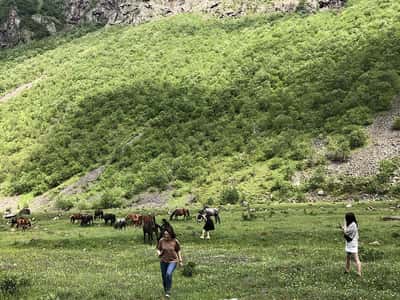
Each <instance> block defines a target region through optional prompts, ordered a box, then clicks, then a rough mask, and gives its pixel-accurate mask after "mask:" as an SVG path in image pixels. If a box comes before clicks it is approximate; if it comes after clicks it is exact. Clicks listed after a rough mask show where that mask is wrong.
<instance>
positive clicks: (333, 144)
mask: <svg viewBox="0 0 400 300" xmlns="http://www.w3.org/2000/svg"><path fill="white" fill-rule="evenodd" d="M349 156H350V143H349V141H348V140H347V139H346V138H345V137H344V136H342V135H335V136H332V137H329V139H328V145H327V153H326V157H327V158H328V159H329V160H331V161H334V162H344V161H346V160H347V159H348V158H349Z"/></svg>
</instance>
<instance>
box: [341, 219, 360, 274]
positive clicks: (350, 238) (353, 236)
mask: <svg viewBox="0 0 400 300" xmlns="http://www.w3.org/2000/svg"><path fill="white" fill-rule="evenodd" d="M342 230H343V235H344V238H345V240H346V270H345V273H349V272H350V261H351V257H353V259H354V262H355V263H356V267H357V273H358V275H359V276H361V262H360V259H359V258H358V223H357V220H356V216H355V215H354V214H353V213H351V212H350V213H347V214H346V215H345V225H343V226H342Z"/></svg>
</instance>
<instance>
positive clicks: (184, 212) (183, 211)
mask: <svg viewBox="0 0 400 300" xmlns="http://www.w3.org/2000/svg"><path fill="white" fill-rule="evenodd" d="M174 216H175V220H177V219H178V217H179V216H183V219H184V220H186V218H190V213H189V210H188V209H187V208H177V209H175V210H174V211H173V212H172V214H171V217H170V218H169V220H170V221H171V220H172V218H173V217H174Z"/></svg>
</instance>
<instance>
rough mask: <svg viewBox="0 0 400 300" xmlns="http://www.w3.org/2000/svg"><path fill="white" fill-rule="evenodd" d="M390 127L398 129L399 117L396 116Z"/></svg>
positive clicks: (399, 128) (399, 125)
mask: <svg viewBox="0 0 400 300" xmlns="http://www.w3.org/2000/svg"><path fill="white" fill-rule="evenodd" d="M392 129H393V130H400V117H397V118H395V119H394V121H393V124H392Z"/></svg>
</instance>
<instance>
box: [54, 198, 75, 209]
mask: <svg viewBox="0 0 400 300" xmlns="http://www.w3.org/2000/svg"><path fill="white" fill-rule="evenodd" d="M55 206H56V208H58V209H62V210H70V209H71V208H73V207H74V201H73V200H72V199H71V197H68V196H58V197H57V198H56V200H55Z"/></svg>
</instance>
